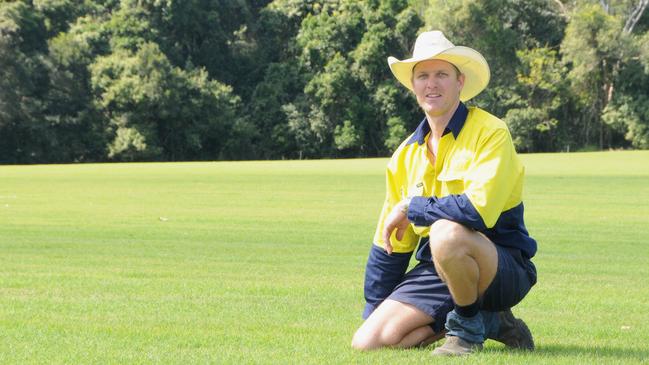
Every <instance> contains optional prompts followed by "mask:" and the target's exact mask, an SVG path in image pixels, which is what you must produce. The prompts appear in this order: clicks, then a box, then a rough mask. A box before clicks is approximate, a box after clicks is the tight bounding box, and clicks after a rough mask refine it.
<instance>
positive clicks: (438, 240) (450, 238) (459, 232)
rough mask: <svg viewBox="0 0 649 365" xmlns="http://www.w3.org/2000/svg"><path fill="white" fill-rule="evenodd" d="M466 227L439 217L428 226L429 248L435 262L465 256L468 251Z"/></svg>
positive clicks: (448, 260) (440, 262)
mask: <svg viewBox="0 0 649 365" xmlns="http://www.w3.org/2000/svg"><path fill="white" fill-rule="evenodd" d="M467 230H468V229H467V228H466V227H464V226H463V225H461V224H459V223H456V222H453V221H449V220H446V219H440V220H437V221H435V223H433V225H432V226H431V227H430V236H429V237H430V250H431V253H432V255H433V258H434V259H435V262H437V263H439V264H442V265H443V264H444V263H446V262H450V261H453V260H455V259H456V258H458V257H461V256H465V255H466V254H467V253H468V247H467V245H466V241H467V240H466V238H467V237H466V236H467V233H468V232H467Z"/></svg>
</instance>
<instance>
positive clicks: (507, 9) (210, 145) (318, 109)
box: [0, 0, 649, 163]
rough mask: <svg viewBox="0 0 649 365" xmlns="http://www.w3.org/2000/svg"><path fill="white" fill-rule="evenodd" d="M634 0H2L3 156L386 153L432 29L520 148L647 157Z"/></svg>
mask: <svg viewBox="0 0 649 365" xmlns="http://www.w3.org/2000/svg"><path fill="white" fill-rule="evenodd" d="M647 6H649V1H647V0H471V1H469V0H454V1H448V0H364V1H355V0H272V1H271V0H237V1H227V0H187V1H172V0H83V1H75V0H22V1H6V0H0V139H1V140H2V141H3V143H2V144H0V156H2V157H1V158H0V160H1V161H2V162H10V163H17V162H20V163H31V162H72V161H103V160H185V159H255V158H261V159H271V158H273V159H274V158H318V157H341V156H346V157H347V156H348V157H356V156H383V155H387V154H389V153H390V151H392V150H393V149H394V148H396V147H397V146H398V144H399V143H400V142H401V141H402V140H403V139H404V138H405V137H406V136H407V134H409V133H411V132H412V131H413V129H414V127H415V126H416V125H417V124H418V123H419V122H420V120H421V118H422V117H423V116H422V114H421V112H420V110H419V108H418V107H417V105H416V102H415V100H414V98H413V96H412V95H411V93H410V92H408V90H406V89H405V88H403V87H402V86H401V85H399V84H398V82H397V81H396V80H395V79H394V78H393V76H392V75H391V73H390V71H389V68H388V67H387V62H386V58H387V56H389V55H393V56H396V57H398V58H407V57H409V56H410V54H411V52H412V47H413V43H414V41H415V38H416V35H417V34H418V33H419V32H421V31H423V30H431V29H440V30H442V31H444V32H445V33H446V35H447V36H448V37H449V39H451V40H453V41H454V42H455V43H456V44H461V45H468V46H470V47H473V48H475V49H478V50H479V51H480V52H481V53H483V54H484V55H485V57H486V58H487V60H488V62H489V64H490V66H491V70H492V78H491V82H490V85H489V87H488V88H487V90H486V91H485V92H483V93H482V94H481V95H479V96H478V97H477V98H475V100H472V101H471V102H470V103H471V104H477V105H479V106H481V107H483V108H485V109H487V110H489V111H490V112H492V113H493V114H495V115H497V116H499V117H502V118H503V119H504V120H505V121H506V122H507V123H508V124H509V126H510V128H511V130H512V136H513V138H514V141H515V143H516V145H517V148H518V149H519V150H521V151H528V152H532V151H558V150H579V149H584V148H628V147H634V148H649V87H647V85H649V51H647V50H648V49H649V15H647V12H646V11H645V10H646V8H647Z"/></svg>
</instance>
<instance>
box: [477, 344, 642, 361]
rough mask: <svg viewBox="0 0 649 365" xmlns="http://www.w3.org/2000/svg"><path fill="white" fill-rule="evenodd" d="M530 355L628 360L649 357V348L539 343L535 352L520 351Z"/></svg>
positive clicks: (502, 349) (503, 348)
mask: <svg viewBox="0 0 649 365" xmlns="http://www.w3.org/2000/svg"><path fill="white" fill-rule="evenodd" d="M488 351H489V352H493V353H511V352H512V350H509V349H507V348H505V347H499V348H489V349H488ZM520 353H521V354H523V353H527V354H530V355H541V356H545V357H553V356H577V357H582V356H597V357H606V358H616V359H626V360H644V361H646V360H647V359H649V349H646V350H645V349H641V350H640V349H629V348H622V347H606V346H601V347H585V346H575V345H539V346H537V347H536V349H535V350H534V351H533V352H524V351H523V352H520Z"/></svg>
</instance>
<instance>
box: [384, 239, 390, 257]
mask: <svg viewBox="0 0 649 365" xmlns="http://www.w3.org/2000/svg"><path fill="white" fill-rule="evenodd" d="M385 252H387V253H388V255H392V245H391V244H390V242H389V241H388V243H386V244H385Z"/></svg>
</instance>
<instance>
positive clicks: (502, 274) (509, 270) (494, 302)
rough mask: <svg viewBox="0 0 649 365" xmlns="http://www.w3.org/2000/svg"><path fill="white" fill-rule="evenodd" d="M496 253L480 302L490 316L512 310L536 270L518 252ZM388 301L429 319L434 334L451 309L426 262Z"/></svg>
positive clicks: (450, 300)
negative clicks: (491, 277)
mask: <svg viewBox="0 0 649 365" xmlns="http://www.w3.org/2000/svg"><path fill="white" fill-rule="evenodd" d="M496 250H497V251H498V271H497V272H496V276H495V277H494V280H493V281H492V282H491V284H490V285H489V287H488V288H487V290H486V291H485V293H484V295H483V297H482V298H481V300H482V307H481V309H482V310H486V311H492V312H497V311H502V310H505V309H508V308H511V307H513V306H515V305H516V304H518V303H519V302H520V301H521V300H522V299H523V298H524V297H525V295H526V294H527V293H528V292H529V291H530V289H531V288H532V286H533V285H534V284H535V283H536V268H535V267H534V264H532V262H531V261H529V260H527V259H524V258H523V257H522V255H521V253H520V250H518V249H511V248H507V247H503V246H498V245H496ZM388 299H392V300H396V301H399V302H402V303H407V304H410V305H412V306H414V307H415V308H417V309H419V310H421V311H422V312H424V313H426V314H428V315H429V316H431V317H433V319H434V322H433V323H432V324H431V328H432V329H433V331H435V332H436V333H437V332H439V331H441V330H443V329H444V324H445V323H446V315H447V314H448V312H450V311H452V310H453V308H454V306H455V304H454V303H453V298H452V297H451V293H450V292H449V290H448V287H447V286H446V284H445V283H444V282H443V281H442V279H441V278H440V277H439V275H438V274H437V271H436V270H435V265H434V264H433V263H430V262H420V263H419V264H417V266H415V267H414V268H413V269H412V270H410V271H409V272H407V273H406V275H405V276H404V278H403V280H402V281H401V283H399V285H397V286H396V288H395V289H394V291H393V292H392V294H390V296H389V297H388Z"/></svg>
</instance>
